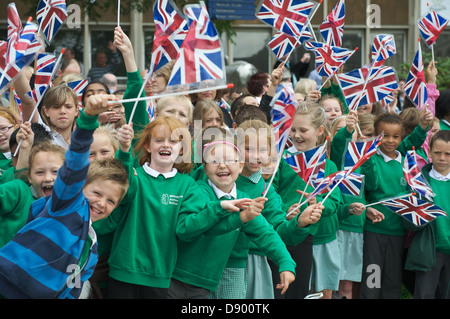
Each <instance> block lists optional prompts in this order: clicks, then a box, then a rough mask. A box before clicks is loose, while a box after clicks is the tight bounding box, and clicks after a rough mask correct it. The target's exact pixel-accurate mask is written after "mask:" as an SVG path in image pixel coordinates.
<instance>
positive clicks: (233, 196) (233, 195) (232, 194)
mask: <svg viewBox="0 0 450 319" xmlns="http://www.w3.org/2000/svg"><path fill="white" fill-rule="evenodd" d="M208 184H209V186H211V188H212V189H213V191H214V193H215V194H216V196H217V198H218V199H221V198H222V197H225V198H228V199H236V197H237V193H236V183H234V185H233V188H232V189H231V192H229V193H225V192H224V191H223V190H221V189H219V188H217V186H216V185H215V184H214V183H213V182H211V180H210V179H208Z"/></svg>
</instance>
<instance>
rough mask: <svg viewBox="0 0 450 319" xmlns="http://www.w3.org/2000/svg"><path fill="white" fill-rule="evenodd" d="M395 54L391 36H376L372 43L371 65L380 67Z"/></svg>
mask: <svg viewBox="0 0 450 319" xmlns="http://www.w3.org/2000/svg"><path fill="white" fill-rule="evenodd" d="M396 53H397V48H396V46H395V41H394V36H393V35H392V34H378V35H377V36H376V37H375V38H374V39H373V43H372V65H373V66H375V67H376V66H381V65H383V63H384V61H386V59H387V58H389V57H390V56H392V55H394V54H396Z"/></svg>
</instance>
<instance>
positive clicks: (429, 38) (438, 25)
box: [417, 11, 448, 47]
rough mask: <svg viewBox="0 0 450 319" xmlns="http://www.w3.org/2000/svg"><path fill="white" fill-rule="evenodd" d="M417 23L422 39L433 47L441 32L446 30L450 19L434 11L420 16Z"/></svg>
mask: <svg viewBox="0 0 450 319" xmlns="http://www.w3.org/2000/svg"><path fill="white" fill-rule="evenodd" d="M417 24H418V27H419V32H420V35H421V36H422V39H423V40H424V41H425V43H426V44H427V45H428V47H431V46H432V45H433V44H434V42H436V39H437V37H438V36H439V35H440V34H441V32H442V31H444V29H445V27H446V26H447V24H448V19H446V18H444V17H442V16H441V15H439V14H438V13H436V12H435V11H432V12H429V13H427V14H426V15H424V16H423V17H422V18H420V19H419V21H418V22H417Z"/></svg>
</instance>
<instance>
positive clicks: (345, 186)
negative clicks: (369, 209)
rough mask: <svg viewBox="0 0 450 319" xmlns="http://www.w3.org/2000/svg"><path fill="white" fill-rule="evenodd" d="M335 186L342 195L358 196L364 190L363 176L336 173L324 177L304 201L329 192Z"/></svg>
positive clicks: (342, 172) (344, 172) (347, 172)
mask: <svg viewBox="0 0 450 319" xmlns="http://www.w3.org/2000/svg"><path fill="white" fill-rule="evenodd" d="M338 183H339V184H338ZM336 184H338V187H339V189H340V190H341V192H342V193H343V194H346V195H351V196H359V195H360V194H361V192H362V191H363V189H364V175H361V174H357V173H349V171H337V172H335V173H333V174H330V175H328V176H325V177H324V178H323V179H322V181H321V182H320V184H319V185H317V186H316V188H315V189H314V191H312V192H311V193H310V194H309V195H308V197H307V198H306V201H307V200H309V199H311V198H314V197H316V196H318V195H322V194H325V193H328V192H331V191H332V190H333V189H334V187H335V186H336Z"/></svg>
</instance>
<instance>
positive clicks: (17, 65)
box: [0, 40, 42, 94]
mask: <svg viewBox="0 0 450 319" xmlns="http://www.w3.org/2000/svg"><path fill="white" fill-rule="evenodd" d="M7 46H8V44H7V42H6V41H2V42H0V74H1V77H0V94H1V93H3V92H4V91H5V90H6V89H7V88H8V87H10V85H11V84H12V83H13V81H14V79H15V78H16V77H17V76H18V75H19V72H20V71H21V70H22V69H23V68H24V67H25V66H27V65H29V64H30V63H32V62H33V61H34V59H35V58H36V55H37V54H38V52H39V51H40V50H41V48H42V43H41V42H39V41H38V40H34V41H33V42H32V43H31V44H30V47H29V48H28V50H26V51H25V54H24V55H22V56H21V57H20V58H19V59H18V60H15V61H13V63H6V49H7Z"/></svg>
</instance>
